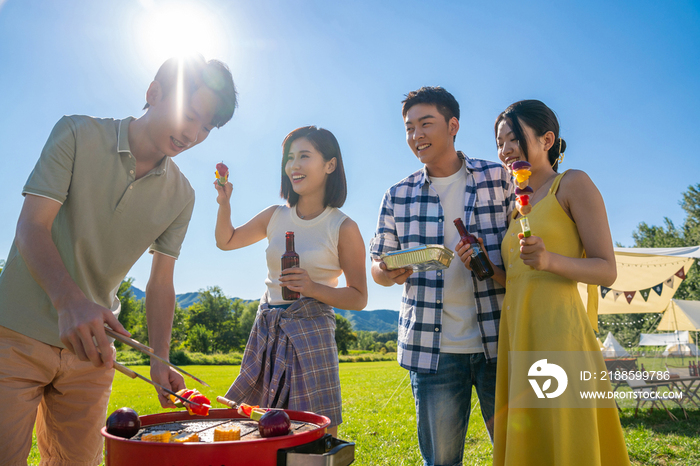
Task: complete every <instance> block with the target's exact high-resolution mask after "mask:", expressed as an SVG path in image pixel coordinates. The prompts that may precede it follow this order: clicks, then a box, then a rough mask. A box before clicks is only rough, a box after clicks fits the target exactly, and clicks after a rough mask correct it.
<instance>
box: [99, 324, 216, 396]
mask: <svg viewBox="0 0 700 466" xmlns="http://www.w3.org/2000/svg"><path fill="white" fill-rule="evenodd" d="M105 333H106V334H107V335H109V336H110V337H112V338H114V339H115V340H119V341H120V342H122V343H124V344H125V345H128V346H131V347H132V348H134V349H136V350H139V351H141V352H142V353H144V354H146V355H148V356H150V357H152V358H156V359H157V360H159V361H161V362H163V363H165V364H167V365H168V366H170V367H172V368H173V369H175V370H177V371H179V372H182V373H183V374H185V375H187V376H189V377H191V378H193V379H194V380H196V381H197V382H199V383H201V384H202V385H204V386H206V387H209V386H210V385H209V384H208V383H206V382H205V381H204V380H202V379H200V378H198V377H195V376H194V375H192V374H190V373H189V372H187V371H186V370H183V369H181V368H180V367H178V366H176V365H175V364H173V363H171V362H170V361H168V360H167V359H164V358H161V357H160V356H158V355H157V354H156V353H155V351H154V350H153V348H151V347H150V346H146V345H144V344H143V343H139V342H138V341H136V340H134V339H133V338H129V337H126V336H124V335H122V334H121V333H117V332H115V331H114V330H112V329H111V328H109V327H107V326H105ZM132 378H133V377H132Z"/></svg>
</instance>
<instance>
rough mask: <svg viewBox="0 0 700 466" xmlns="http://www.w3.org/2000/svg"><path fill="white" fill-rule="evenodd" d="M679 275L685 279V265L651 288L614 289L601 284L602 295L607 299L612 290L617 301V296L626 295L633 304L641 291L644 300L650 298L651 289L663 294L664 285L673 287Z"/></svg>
mask: <svg viewBox="0 0 700 466" xmlns="http://www.w3.org/2000/svg"><path fill="white" fill-rule="evenodd" d="M676 277H678V278H680V279H681V280H685V266H683V267H681V269H680V270H679V271H678V272H676V273H674V274H673V275H671V276H670V277H669V278H668V279H666V280H664V281H663V282H661V283H659V284H658V285H656V286H652V287H650V288H647V289H644V290H635V291H620V290H613V289H612V288H608V287H606V286H601V287H600V296H601V297H602V298H603V299H605V297H606V296H607V295H608V293H610V292H612V294H613V297H614V300H615V301H617V298H619V297H620V296H624V297H625V299H626V300H627V304H632V299H634V297H635V296H636V295H637V293H639V296H641V297H642V298H644V301H645V302H646V301H647V300H648V299H649V295H650V294H651V291H652V290H654V292H655V293H656V294H657V295H659V296H661V293H662V292H663V288H664V285H666V286H667V287H669V288H671V289H673V284H674V283H675V278H676Z"/></svg>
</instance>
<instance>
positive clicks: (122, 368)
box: [114, 361, 211, 408]
mask: <svg viewBox="0 0 700 466" xmlns="http://www.w3.org/2000/svg"><path fill="white" fill-rule="evenodd" d="M114 368H115V369H116V370H118V371H119V372H121V373H122V374H124V375H125V376H127V377H131V378H132V379H135V378H139V379H141V380H143V381H145V382H148V383H150V384H151V385H153V386H154V387H158V388H161V389H163V390H164V391H165V392H166V393H168V394H169V395H173V396H175V397H176V398H177V399H179V400H180V401H182V402H183V403H191V404H193V405H195V406H201V404H199V403H196V402H194V401H190V400H188V399H187V398H183V397H181V396H180V395H178V394H177V393H175V392H173V391H172V390H170V389H167V388H165V387H164V386H162V385H161V384H159V383H156V382H153V381H152V380H150V379H148V378H146V377H144V376H142V375H141V374H139V373H138V372H135V371H133V370H131V369H129V368H128V367H126V366H124V365H123V364H120V363H118V362H117V361H114ZM205 406H206V405H205ZM209 407H210V408H211V406H209Z"/></svg>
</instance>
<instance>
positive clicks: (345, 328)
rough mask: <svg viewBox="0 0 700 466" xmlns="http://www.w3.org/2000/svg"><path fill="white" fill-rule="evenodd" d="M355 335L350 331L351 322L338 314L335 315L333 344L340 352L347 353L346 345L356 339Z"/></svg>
mask: <svg viewBox="0 0 700 466" xmlns="http://www.w3.org/2000/svg"><path fill="white" fill-rule="evenodd" d="M356 340H357V337H356V336H355V334H353V333H352V324H351V323H350V321H349V320H348V319H346V318H345V317H343V316H341V315H340V314H336V315H335V344H336V346H338V351H339V352H340V353H341V354H348V345H349V344H350V343H352V342H353V341H356Z"/></svg>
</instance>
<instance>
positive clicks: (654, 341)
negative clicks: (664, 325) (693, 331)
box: [639, 328, 690, 346]
mask: <svg viewBox="0 0 700 466" xmlns="http://www.w3.org/2000/svg"><path fill="white" fill-rule="evenodd" d="M657 330H658V328H657ZM683 343H690V336H689V332H688V331H687V330H685V331H683V332H678V331H676V332H673V333H642V334H641V335H640V337H639V346H666V345H678V344H683Z"/></svg>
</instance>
